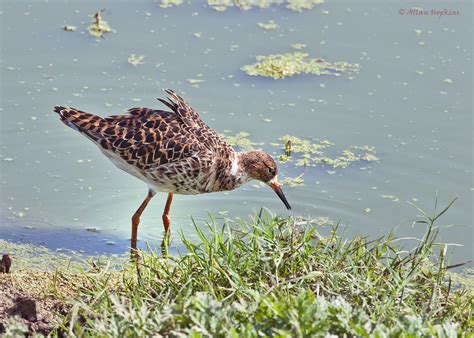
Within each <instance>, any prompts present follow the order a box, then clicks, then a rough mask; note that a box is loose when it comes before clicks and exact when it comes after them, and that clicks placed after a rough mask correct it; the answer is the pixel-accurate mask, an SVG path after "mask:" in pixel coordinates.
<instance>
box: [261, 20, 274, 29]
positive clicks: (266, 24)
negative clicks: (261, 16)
mask: <svg viewBox="0 0 474 338" xmlns="http://www.w3.org/2000/svg"><path fill="white" fill-rule="evenodd" d="M257 26H258V27H260V28H262V29H265V30H271V29H277V28H278V27H280V26H278V24H277V23H276V22H275V21H273V20H269V21H267V22H258V23H257Z"/></svg>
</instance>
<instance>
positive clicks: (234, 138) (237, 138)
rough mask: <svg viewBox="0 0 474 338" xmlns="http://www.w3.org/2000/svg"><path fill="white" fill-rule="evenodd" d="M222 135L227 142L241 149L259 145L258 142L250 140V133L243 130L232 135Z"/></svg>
mask: <svg viewBox="0 0 474 338" xmlns="http://www.w3.org/2000/svg"><path fill="white" fill-rule="evenodd" d="M223 136H224V138H225V140H226V141H227V143H229V144H230V145H231V146H233V147H237V148H239V150H242V151H246V150H252V149H255V147H256V146H258V145H259V144H258V143H255V142H252V141H250V139H249V136H250V134H249V133H247V132H245V131H241V132H238V133H236V134H234V135H230V134H224V135H223Z"/></svg>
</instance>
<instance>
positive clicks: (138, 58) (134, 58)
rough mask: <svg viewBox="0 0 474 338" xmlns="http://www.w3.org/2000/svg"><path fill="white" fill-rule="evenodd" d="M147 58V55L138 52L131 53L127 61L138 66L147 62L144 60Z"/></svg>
mask: <svg viewBox="0 0 474 338" xmlns="http://www.w3.org/2000/svg"><path fill="white" fill-rule="evenodd" d="M144 59H145V55H136V54H131V55H130V56H129V57H128V59H127V61H128V63H129V64H131V65H132V66H134V67H136V66H138V65H142V64H144V63H145V62H143V60H144Z"/></svg>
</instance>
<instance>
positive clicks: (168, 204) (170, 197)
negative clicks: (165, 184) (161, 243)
mask: <svg viewBox="0 0 474 338" xmlns="http://www.w3.org/2000/svg"><path fill="white" fill-rule="evenodd" d="M171 202H173V193H172V192H169V193H168V198H167V199H166V206H165V210H164V211H163V216H162V219H163V226H164V228H165V235H168V233H169V230H170V224H171V218H170V209H171Z"/></svg>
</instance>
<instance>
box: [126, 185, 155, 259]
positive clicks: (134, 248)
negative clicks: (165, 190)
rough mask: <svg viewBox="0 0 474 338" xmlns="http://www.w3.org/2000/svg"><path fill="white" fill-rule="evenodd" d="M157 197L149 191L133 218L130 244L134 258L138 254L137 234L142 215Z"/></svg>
mask: <svg viewBox="0 0 474 338" xmlns="http://www.w3.org/2000/svg"><path fill="white" fill-rule="evenodd" d="M154 195H155V192H154V191H153V190H148V194H147V195H146V197H145V200H144V201H143V202H142V204H141V205H140V206H139V207H138V209H137V211H135V213H134V214H133V216H132V238H131V243H130V247H131V249H130V253H131V254H132V256H136V254H137V234H138V224H140V216H141V215H142V212H143V210H145V208H146V206H147V205H148V202H150V200H151V198H152V197H153V196H154Z"/></svg>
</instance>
